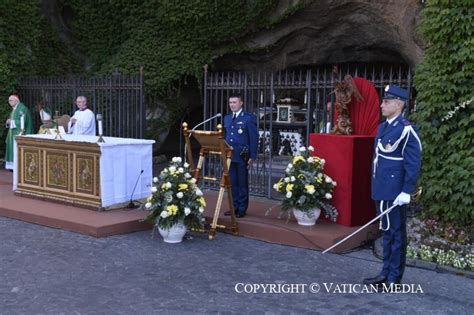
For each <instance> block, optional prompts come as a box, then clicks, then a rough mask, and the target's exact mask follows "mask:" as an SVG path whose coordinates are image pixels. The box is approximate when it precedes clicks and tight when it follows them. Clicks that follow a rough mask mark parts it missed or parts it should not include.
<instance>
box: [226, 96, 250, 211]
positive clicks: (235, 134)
mask: <svg viewBox="0 0 474 315" xmlns="http://www.w3.org/2000/svg"><path fill="white" fill-rule="evenodd" d="M242 105H243V102H242V97H241V96H240V95H237V94H233V95H231V96H230V97H229V108H230V110H231V112H232V113H230V114H228V115H226V116H225V117H224V129H225V140H226V141H227V143H228V144H229V145H230V146H232V148H233V149H234V151H233V154H232V162H231V163H230V169H229V173H230V181H231V184H232V197H233V200H234V209H235V214H236V216H237V217H238V218H243V217H244V216H245V215H246V213H247V207H248V203H249V183H248V170H249V169H250V167H251V166H252V161H254V160H255V159H256V158H257V146H258V130H257V118H256V117H255V116H254V115H252V114H251V113H247V112H244V111H243V110H242ZM230 214H231V213H230V212H229V211H228V212H226V213H225V215H230Z"/></svg>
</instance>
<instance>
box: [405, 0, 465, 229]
mask: <svg viewBox="0 0 474 315" xmlns="http://www.w3.org/2000/svg"><path fill="white" fill-rule="evenodd" d="M420 30H421V32H422V34H423V35H424V38H425V41H426V44H427V47H426V51H425V57H424V60H423V63H422V64H420V65H419V67H418V68H417V71H416V75H415V79H414V83H415V86H416V88H417V90H418V95H417V102H418V103H417V112H416V113H415V114H414V115H413V118H414V120H415V121H416V123H417V125H418V126H419V127H420V130H421V136H422V142H423V171H422V176H421V181H420V182H421V185H422V186H423V187H424V192H423V195H422V201H423V204H424V208H425V212H424V215H425V216H426V217H432V218H435V219H437V220H442V221H448V222H449V221H451V222H454V223H456V225H458V226H465V227H472V224H471V222H473V220H474V176H473V174H474V147H473V140H472V139H473V135H474V111H473V106H474V101H473V98H474V2H472V1H467V0H465V1H447V0H431V1H428V2H427V3H426V7H425V8H424V10H423V19H422V23H421V26H420Z"/></svg>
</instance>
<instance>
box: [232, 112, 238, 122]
mask: <svg viewBox="0 0 474 315" xmlns="http://www.w3.org/2000/svg"><path fill="white" fill-rule="evenodd" d="M235 118H237V114H236V113H234V115H233V116H232V122H234V121H235Z"/></svg>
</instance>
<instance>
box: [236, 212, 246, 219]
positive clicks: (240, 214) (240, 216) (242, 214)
mask: <svg viewBox="0 0 474 315" xmlns="http://www.w3.org/2000/svg"><path fill="white" fill-rule="evenodd" d="M245 215H246V213H245V212H239V213H237V214H236V215H235V216H236V217H237V218H243V217H245Z"/></svg>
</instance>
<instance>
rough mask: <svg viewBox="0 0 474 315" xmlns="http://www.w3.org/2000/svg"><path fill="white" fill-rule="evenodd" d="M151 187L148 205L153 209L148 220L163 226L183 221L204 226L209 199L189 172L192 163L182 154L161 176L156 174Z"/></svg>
mask: <svg viewBox="0 0 474 315" xmlns="http://www.w3.org/2000/svg"><path fill="white" fill-rule="evenodd" d="M158 187H160V188H161V189H158ZM151 191H152V194H151V196H149V197H148V198H147V203H146V204H145V207H144V208H145V210H148V211H150V214H149V215H148V216H147V217H146V218H145V220H146V221H151V222H153V223H154V224H155V226H156V227H161V228H162V229H169V228H170V227H171V226H173V225H175V224H178V223H180V222H181V221H182V222H183V223H184V224H185V225H186V226H187V227H188V228H193V229H198V228H201V227H202V224H203V220H204V218H203V212H204V208H205V207H206V200H205V199H204V196H203V193H202V191H201V190H200V189H199V188H198V187H197V185H196V180H195V179H194V178H192V176H191V174H190V173H189V165H188V164H187V163H184V164H183V163H182V160H181V158H179V157H174V158H173V159H172V161H171V163H170V165H169V166H168V167H167V168H165V169H164V170H163V171H162V172H161V173H160V175H159V177H155V178H153V186H152V189H151Z"/></svg>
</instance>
